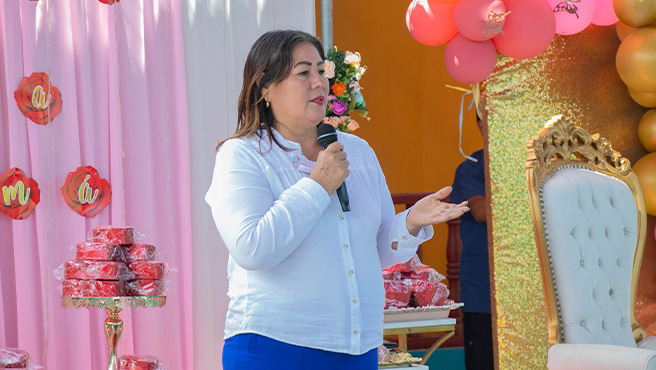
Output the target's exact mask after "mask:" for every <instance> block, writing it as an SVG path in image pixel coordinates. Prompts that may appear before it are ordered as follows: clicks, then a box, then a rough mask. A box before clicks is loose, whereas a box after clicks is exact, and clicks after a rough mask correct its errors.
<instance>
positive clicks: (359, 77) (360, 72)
mask: <svg viewBox="0 0 656 370" xmlns="http://www.w3.org/2000/svg"><path fill="white" fill-rule="evenodd" d="M366 71H367V66H362V67H360V68H358V72H357V73H356V74H355V79H356V80H358V81H360V79H361V78H362V75H363V74H364V73H365V72H366Z"/></svg>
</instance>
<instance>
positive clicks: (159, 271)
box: [128, 261, 169, 280]
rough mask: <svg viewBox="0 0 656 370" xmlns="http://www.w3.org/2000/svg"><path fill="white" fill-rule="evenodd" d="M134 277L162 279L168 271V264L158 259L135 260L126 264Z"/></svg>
mask: <svg viewBox="0 0 656 370" xmlns="http://www.w3.org/2000/svg"><path fill="white" fill-rule="evenodd" d="M128 266H129V268H130V271H132V273H133V275H134V279H154V280H162V279H164V278H166V276H167V275H168V272H169V265H168V264H167V263H166V262H158V261H136V262H131V263H130V264H128Z"/></svg>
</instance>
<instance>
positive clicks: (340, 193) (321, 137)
mask: <svg viewBox="0 0 656 370" xmlns="http://www.w3.org/2000/svg"><path fill="white" fill-rule="evenodd" d="M317 141H318V142H319V145H321V148H322V149H326V148H327V147H328V145H330V144H332V143H334V142H335V141H337V132H336V131H335V128H334V127H333V126H331V125H329V124H327V123H322V124H320V125H319V126H317ZM337 197H338V198H339V204H340V205H341V206H342V211H344V212H348V211H350V210H351V205H350V204H349V197H348V192H347V191H346V183H345V182H343V183H342V185H340V186H339V188H337Z"/></svg>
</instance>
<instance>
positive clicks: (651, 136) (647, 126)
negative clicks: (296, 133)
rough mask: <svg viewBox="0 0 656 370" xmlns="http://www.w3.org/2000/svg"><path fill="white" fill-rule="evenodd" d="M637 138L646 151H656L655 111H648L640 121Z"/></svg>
mask: <svg viewBox="0 0 656 370" xmlns="http://www.w3.org/2000/svg"><path fill="white" fill-rule="evenodd" d="M638 138H639V139H640V142H641V143H642V146H644V147H645V149H647V151H649V152H654V151H656V109H650V110H648V111H647V112H645V114H644V115H643V116H642V118H641V119H640V123H638Z"/></svg>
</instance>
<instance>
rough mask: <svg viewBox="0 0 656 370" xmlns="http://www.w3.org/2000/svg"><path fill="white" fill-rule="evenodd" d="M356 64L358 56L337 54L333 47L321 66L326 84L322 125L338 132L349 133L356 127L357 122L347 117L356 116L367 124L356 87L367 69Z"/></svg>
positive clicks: (361, 99) (357, 87) (354, 54)
mask: <svg viewBox="0 0 656 370" xmlns="http://www.w3.org/2000/svg"><path fill="white" fill-rule="evenodd" d="M360 61H361V58H360V53H357V52H355V53H352V52H350V51H348V50H347V51H346V52H343V51H338V50H337V47H335V49H334V50H329V51H328V55H327V56H326V60H325V62H324V64H325V70H326V72H325V74H326V77H328V80H329V82H330V91H329V92H328V94H329V95H328V105H327V106H326V118H324V123H329V124H331V125H333V126H335V128H336V129H338V130H340V131H344V132H351V131H355V130H357V129H358V128H359V127H360V125H359V124H358V122H356V121H355V120H354V119H353V118H351V113H357V114H359V115H360V116H361V117H362V118H365V119H367V120H369V117H367V114H368V112H369V111H368V110H367V108H365V105H364V98H363V97H362V93H361V90H362V87H360V78H361V77H362V75H363V74H364V72H365V71H366V70H367V67H366V66H361V65H360Z"/></svg>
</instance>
